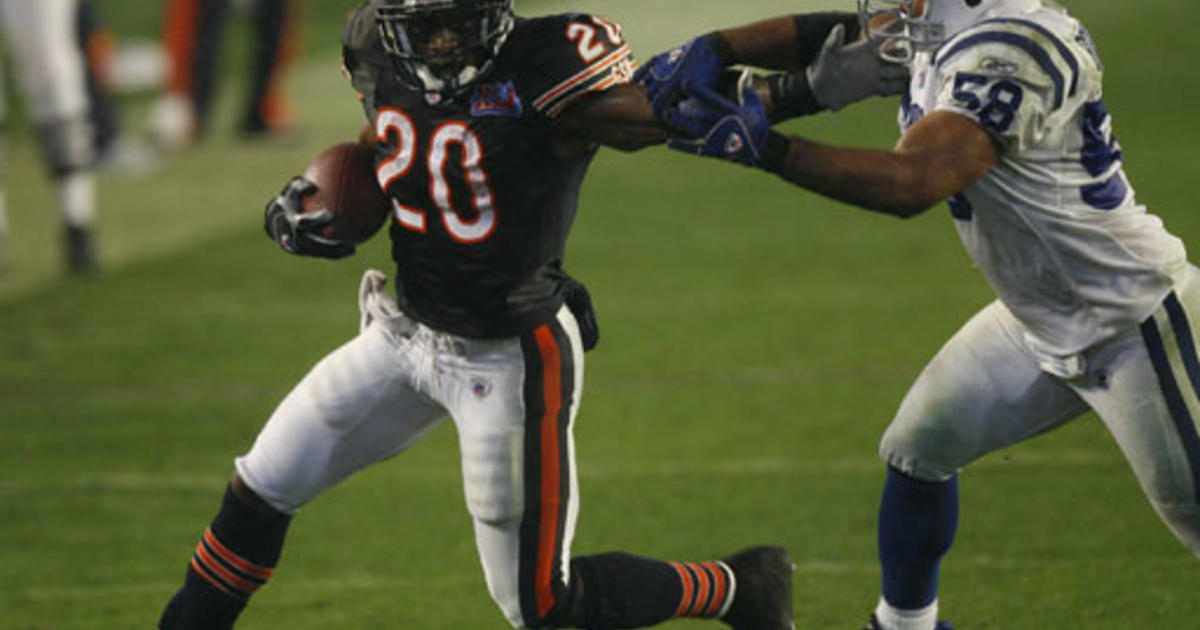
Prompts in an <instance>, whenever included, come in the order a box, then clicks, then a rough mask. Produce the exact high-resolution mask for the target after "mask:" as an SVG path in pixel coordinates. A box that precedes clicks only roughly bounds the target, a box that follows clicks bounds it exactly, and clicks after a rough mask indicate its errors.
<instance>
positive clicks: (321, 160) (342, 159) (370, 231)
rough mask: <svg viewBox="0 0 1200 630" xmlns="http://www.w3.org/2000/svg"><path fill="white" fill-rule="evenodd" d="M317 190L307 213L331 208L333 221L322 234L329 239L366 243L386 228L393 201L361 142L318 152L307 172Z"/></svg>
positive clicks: (306, 205)
mask: <svg viewBox="0 0 1200 630" xmlns="http://www.w3.org/2000/svg"><path fill="white" fill-rule="evenodd" d="M304 177H305V179H307V180H309V181H311V182H312V183H314V184H316V185H317V192H315V193H314V194H311V195H308V196H307V197H305V198H304V203H303V207H302V209H303V211H304V212H318V211H320V210H322V209H328V210H329V211H330V212H332V213H333V223H330V224H329V225H327V226H325V227H323V228H321V229H320V230H319V231H318V234H320V235H321V236H324V237H326V238H332V239H337V240H339V241H349V242H351V243H355V244H358V243H362V242H364V241H366V240H367V239H369V238H371V236H373V235H374V234H375V232H378V231H379V228H380V227H383V224H384V222H386V221H387V218H388V216H390V215H391V203H390V202H389V201H388V198H387V195H385V194H383V191H382V190H380V188H379V183H378V181H376V179H375V156H374V152H373V151H372V150H371V148H370V147H367V146H363V145H361V144H358V143H357V142H346V143H342V144H335V145H333V146H331V147H329V148H328V149H325V150H324V151H321V152H320V153H319V154H317V157H315V158H313V160H312V162H311V163H310V164H309V165H308V168H307V169H305V171H304Z"/></svg>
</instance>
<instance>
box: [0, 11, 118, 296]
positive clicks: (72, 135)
mask: <svg viewBox="0 0 1200 630" xmlns="http://www.w3.org/2000/svg"><path fill="white" fill-rule="evenodd" d="M77 5H78V2H77V0H39V1H37V2H28V1H27V0H0V34H2V35H3V39H4V43H5V45H6V48H7V50H8V52H9V53H10V54H11V55H12V57H13V65H14V67H15V69H16V73H17V79H18V80H19V81H18V83H19V85H20V87H21V93H22V95H23V96H24V97H25V108H26V110H27V111H28V112H29V115H30V117H31V118H32V119H33V122H34V125H35V126H36V127H37V132H38V137H39V140H40V141H41V144H42V149H43V154H44V155H45V157H46V162H47V166H48V167H49V169H50V172H51V175H52V176H53V178H54V185H55V192H56V193H57V197H58V205H59V210H60V213H61V215H62V220H63V225H64V229H63V241H64V243H63V245H64V248H65V254H66V256H65V257H66V262H67V266H68V268H69V269H70V270H71V271H72V272H76V273H79V272H87V271H90V270H92V269H93V268H94V267H95V266H96V254H95V250H94V245H93V241H92V227H91V226H92V223H93V221H94V217H95V214H96V196H95V184H94V179H93V175H92V168H93V166H94V164H93V162H94V155H93V153H94V150H93V147H92V141H93V133H94V132H93V128H92V125H91V123H90V121H89V119H88V106H89V102H88V96H87V91H86V88H85V80H84V59H83V55H82V54H81V52H80V50H79V48H78V46H77V44H76V42H75V24H76V15H77V10H78V6H77ZM2 118H3V111H0V119H2ZM6 228H7V226H6V221H5V214H4V208H3V202H2V198H0V266H3V263H4V258H5V251H4V250H5V241H6V240H7V239H6V236H7V229H6Z"/></svg>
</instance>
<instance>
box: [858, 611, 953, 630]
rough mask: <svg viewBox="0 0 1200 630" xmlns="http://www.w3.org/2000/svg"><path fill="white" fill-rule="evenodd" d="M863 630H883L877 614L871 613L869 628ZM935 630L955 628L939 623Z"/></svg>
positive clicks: (945, 623) (945, 622)
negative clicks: (876, 616)
mask: <svg viewBox="0 0 1200 630" xmlns="http://www.w3.org/2000/svg"><path fill="white" fill-rule="evenodd" d="M863 630H883V626H881V625H879V620H878V619H876V618H875V613H871V618H870V619H868V620H867V627H865V628H863ZM933 630H954V626H952V625H950V622H949V621H938V622H937V625H935V626H934V627H933Z"/></svg>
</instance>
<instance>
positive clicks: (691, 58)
mask: <svg viewBox="0 0 1200 630" xmlns="http://www.w3.org/2000/svg"><path fill="white" fill-rule="evenodd" d="M719 37H720V35H717V34H713V35H705V36H703V37H697V38H696V39H693V40H692V41H690V42H688V43H686V44H684V45H682V46H679V47H677V48H673V49H671V50H668V51H667V52H665V53H660V54H658V55H655V56H654V57H653V58H651V59H650V61H648V62H646V63H645V64H644V65H642V67H640V68H638V71H637V73H636V74H634V75H633V80H634V81H636V82H638V83H641V84H642V85H645V86H646V97H647V98H649V99H650V105H651V106H652V107H653V108H654V115H655V116H657V117H659V118H662V117H663V114H664V112H666V110H667V109H668V108H670V107H673V106H675V105H677V104H678V102H679V101H681V100H682V99H683V97H684V94H683V84H684V83H685V82H686V83H688V84H690V85H693V86H703V87H711V86H713V85H714V84H716V82H717V79H718V78H720V76H721V72H722V71H724V70H725V66H727V65H729V64H728V55H729V53H728V50H722V48H723V47H722V45H721V44H723V43H724V40H719V39H718V38H719ZM724 48H726V49H727V48H728V45H726V46H725V47H724Z"/></svg>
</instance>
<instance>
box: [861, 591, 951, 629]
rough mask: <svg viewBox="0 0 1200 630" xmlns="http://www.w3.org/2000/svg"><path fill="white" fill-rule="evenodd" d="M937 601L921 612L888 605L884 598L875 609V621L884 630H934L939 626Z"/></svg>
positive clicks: (880, 599)
mask: <svg viewBox="0 0 1200 630" xmlns="http://www.w3.org/2000/svg"><path fill="white" fill-rule="evenodd" d="M937 612H938V603H937V600H936V599H935V600H933V603H932V604H930V605H928V606H926V607H924V608H921V609H919V610H901V609H899V608H895V607H893V606H892V605H891V604H888V603H887V601H885V600H884V599H883V598H882V597H880V598H879V605H878V606H876V607H875V619H876V620H878V621H879V627H880V628H882V630H934V627H935V626H937Z"/></svg>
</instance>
